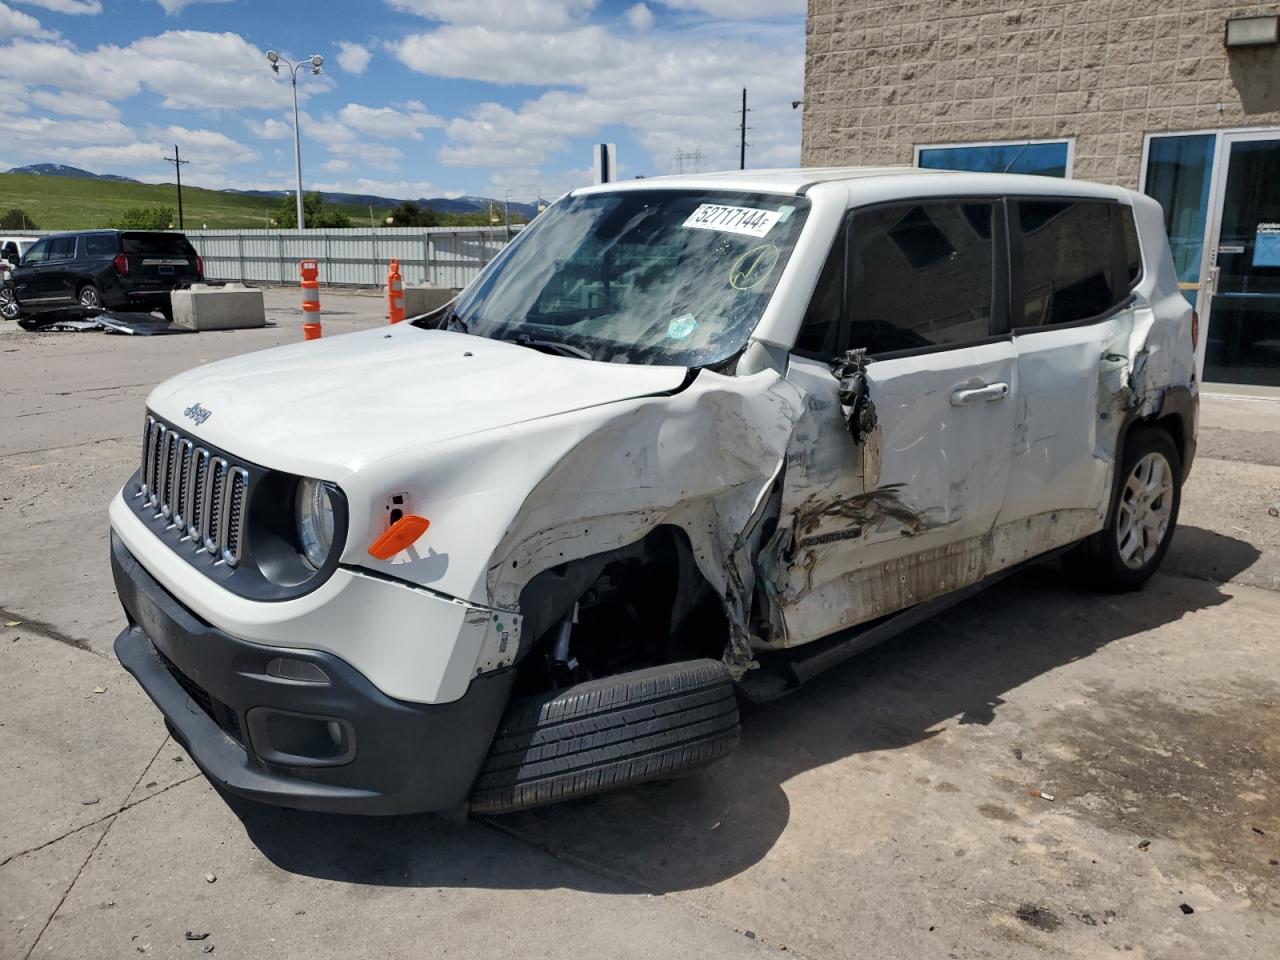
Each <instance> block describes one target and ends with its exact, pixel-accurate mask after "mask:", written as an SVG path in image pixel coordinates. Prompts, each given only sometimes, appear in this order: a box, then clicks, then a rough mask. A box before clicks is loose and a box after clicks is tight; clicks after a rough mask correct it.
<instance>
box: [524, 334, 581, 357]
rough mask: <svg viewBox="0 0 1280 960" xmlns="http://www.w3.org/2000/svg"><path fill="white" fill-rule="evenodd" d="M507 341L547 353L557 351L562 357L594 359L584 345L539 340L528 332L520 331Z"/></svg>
mask: <svg viewBox="0 0 1280 960" xmlns="http://www.w3.org/2000/svg"><path fill="white" fill-rule="evenodd" d="M507 343H514V344H518V345H519V346H522V347H528V348H529V349H531V350H542V351H544V352H547V353H556V354H559V355H560V356H562V357H577V358H578V359H579V360H594V359H595V357H594V356H593V355H592V353H591V351H590V350H585V349H583V348H582V347H575V346H573V345H572V344H568V343H562V342H561V341H559V340H538V339H535V338H534V337H531V336H529V335H528V334H527V333H518V334H516V335H515V336H514V337H512V338H511V339H510V340H508V341H507Z"/></svg>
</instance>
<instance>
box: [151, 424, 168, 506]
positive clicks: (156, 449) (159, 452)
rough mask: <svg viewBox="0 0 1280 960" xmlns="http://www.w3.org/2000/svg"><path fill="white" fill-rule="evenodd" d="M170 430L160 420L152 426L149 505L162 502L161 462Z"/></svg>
mask: <svg viewBox="0 0 1280 960" xmlns="http://www.w3.org/2000/svg"><path fill="white" fill-rule="evenodd" d="M168 432H169V430H168V428H167V427H165V425H164V424H163V423H160V422H158V421H157V422H156V423H155V424H154V425H153V426H152V427H151V442H150V445H149V447H148V448H147V477H148V483H147V505H148V506H151V507H154V506H155V505H156V504H157V503H159V502H160V495H159V489H158V488H159V486H160V463H161V461H162V460H163V458H164V438H165V435H166V434H167V433H168Z"/></svg>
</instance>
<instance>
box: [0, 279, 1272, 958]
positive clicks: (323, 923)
mask: <svg viewBox="0 0 1280 960" xmlns="http://www.w3.org/2000/svg"><path fill="white" fill-rule="evenodd" d="M322 298H323V300H322V302H327V303H329V304H331V305H332V311H333V312H332V315H331V316H330V318H329V321H328V322H329V323H330V324H331V326H330V328H329V329H331V330H333V331H334V332H336V331H337V330H341V329H355V328H358V327H361V326H367V325H370V324H375V323H378V322H381V321H380V319H379V311H380V309H381V306H382V304H381V301H379V300H378V299H376V298H373V297H368V296H358V295H334V294H332V293H330V292H328V291H326V292H325V293H324V294H322ZM295 304H296V292H295V291H271V292H269V293H268V306H269V310H270V316H271V318H272V319H273V320H274V321H275V322H276V324H277V325H276V326H274V327H268V328H266V329H264V330H256V331H237V332H231V333H222V334H199V335H192V336H187V337H182V336H175V337H166V338H152V339H129V338H117V337H106V336H102V335H94V334H48V335H32V334H23V333H14V332H12V325H8V327H7V328H6V326H3V325H0V608H3V612H2V613H0V617H2V618H3V619H0V763H3V764H4V765H5V769H6V771H7V774H8V775H7V776H5V777H3V778H0V811H3V814H0V958H3V960H8V958H25V957H28V956H30V957H56V958H63V957H77V958H78V957H91V958H96V957H124V956H140V955H151V956H160V957H183V956H197V955H199V956H203V955H204V949H205V948H206V947H213V955H214V956H215V957H221V956H226V957H246V958H248V957H253V958H258V957H263V958H270V957H297V956H303V955H305V956H307V957H342V958H350V957H379V958H381V957H402V956H403V957H410V956H412V957H444V956H450V955H453V956H458V955H462V956H483V957H508V956H509V957H530V956H555V957H557V958H574V957H579V956H581V957H588V956H590V957H596V956H610V957H615V956H617V957H631V956H635V957H646V958H651V957H653V956H662V957H685V956H688V957H720V956H726V957H728V956H734V957H736V956H746V957H750V956H757V955H759V956H766V955H769V956H776V955H777V954H778V953H780V952H782V951H784V950H785V951H786V952H788V953H796V954H799V955H801V956H808V957H823V958H826V957H876V958H897V957H902V958H907V957H910V958H919V957H922V956H927V957H939V958H941V957H954V958H970V957H1002V958H1003V957H1014V958H1018V957H1042V956H1047V955H1063V956H1070V957H1093V956H1098V955H1101V954H1104V953H1106V954H1110V953H1113V952H1119V953H1122V954H1124V955H1126V956H1134V957H1170V958H1172V957H1178V958H1187V957H1190V958H1194V957H1206V958H1209V957H1211V958H1213V960H1220V958H1221V957H1223V956H1229V957H1232V958H1251V957H1260V958H1261V957H1273V956H1275V955H1277V953H1280V924H1278V921H1280V784H1278V783H1277V779H1280V659H1278V658H1277V650H1278V643H1280V642H1278V641H1277V638H1276V630H1275V624H1276V623H1277V622H1278V621H1280V518H1275V517H1271V516H1270V515H1269V513H1268V507H1269V506H1271V505H1276V504H1280V403H1277V402H1275V401H1274V400H1247V399H1210V400H1206V402H1205V404H1204V407H1203V416H1202V430H1201V454H1200V460H1199V462H1198V463H1197V465H1196V468H1195V471H1194V473H1193V474H1192V480H1191V482H1190V483H1189V485H1188V486H1187V488H1186V491H1185V497H1184V502H1183V518H1182V519H1183V526H1182V528H1181V529H1180V530H1179V532H1178V534H1177V537H1176V539H1175V541H1174V544H1173V548H1172V551H1171V553H1170V555H1169V559H1168V562H1167V564H1166V567H1165V569H1164V571H1163V572H1162V573H1161V574H1160V575H1159V576H1157V577H1156V578H1155V579H1154V580H1153V581H1152V583H1151V584H1150V585H1149V586H1148V587H1147V588H1146V589H1145V590H1143V591H1142V592H1140V593H1137V594H1132V595H1126V596H1121V597H1116V596H1097V595H1092V594H1087V593H1080V592H1078V591H1076V590H1074V589H1073V588H1071V587H1070V586H1068V585H1067V584H1065V583H1064V582H1063V579H1062V577H1061V575H1060V572H1059V569H1058V567H1057V566H1056V565H1053V564H1046V565H1043V566H1039V567H1035V568H1032V569H1030V570H1027V571H1025V572H1023V573H1021V574H1019V575H1017V576H1016V577H1014V578H1011V579H1010V580H1008V581H1005V582H1004V583H1002V584H1000V585H999V586H997V587H995V588H993V589H992V590H990V591H987V592H986V593H985V594H982V595H981V596H979V597H978V598H976V599H974V600H971V601H969V602H967V603H965V604H963V605H961V606H959V607H957V608H954V609H953V610H952V611H950V612H949V613H947V614H945V615H944V616H943V617H941V618H939V619H937V620H935V621H933V622H931V623H929V624H925V625H923V626H922V627H920V628H918V629H916V630H914V631H912V632H911V633H909V634H907V635H906V636H904V637H902V638H900V639H899V640H898V641H896V642H895V643H893V644H891V645H889V646H887V647H885V648H882V649H880V650H878V651H873V652H872V653H870V654H868V655H865V656H862V657H859V658H857V659H856V660H855V661H853V662H851V663H850V664H848V665H846V666H845V667H843V668H841V669H839V670H837V671H835V672H834V673H831V674H828V675H826V676H824V677H822V678H820V679H819V680H818V681H816V682H815V683H814V684H812V685H811V686H810V687H808V688H806V689H805V690H803V691H801V692H800V693H799V694H797V695H795V696H793V697H792V698H790V699H788V700H785V701H782V702H780V703H777V704H773V705H771V706H768V707H765V708H760V709H757V710H754V711H752V712H750V714H748V715H747V716H746V717H745V720H744V733H743V742H742V746H741V748H740V749H739V750H738V751H737V753H735V754H734V755H733V757H731V758H730V759H729V760H728V761H726V762H725V763H722V764H721V765H719V766H717V767H715V768H713V769H711V770H709V771H707V772H705V773H704V774H701V775H699V776H696V777H693V778H690V779H687V780H683V781H678V782H674V783H668V784H651V785H646V786H643V787H640V788H636V789H632V790H627V791H622V792H619V793H615V794H609V795H606V796H602V797H598V798H593V799H590V800H586V801H580V802H576V803H571V804H565V805H561V806H558V807H549V808H546V809H543V810H539V811H533V812H530V813H526V814H521V815H517V816H513V817H505V818H495V819H492V820H483V821H477V820H472V821H470V822H468V823H466V824H452V823H447V822H445V821H442V820H439V819H437V818H434V817H405V818H393V819H387V820H369V819H358V818H340V817H330V816H322V815H314V814H305V813H299V812H295V811H284V810H279V809H274V808H266V807H258V806H255V805H252V804H246V803H242V802H239V801H235V800H229V799H226V798H223V797H222V796H220V795H219V794H218V793H217V792H216V791H215V790H213V789H212V788H211V787H210V786H209V784H208V782H207V781H206V780H205V779H204V778H203V777H202V776H200V775H199V774H198V772H197V771H196V770H195V769H194V766H193V765H192V764H191V762H190V760H189V759H188V758H186V756H185V754H184V753H183V751H182V750H181V749H180V748H179V747H177V746H176V745H175V744H174V743H173V741H172V740H170V739H169V738H168V737H167V735H166V732H165V729H164V725H163V723H162V721H161V720H160V717H159V714H158V713H157V712H156V711H155V709H154V708H153V707H152V705H151V703H150V701H149V700H148V699H147V698H146V696H145V695H144V694H142V692H141V691H140V690H139V689H138V688H137V687H136V685H135V684H134V683H133V681H132V680H131V679H130V678H129V677H128V676H127V675H126V674H125V673H124V672H123V671H122V670H121V669H120V668H119V666H118V665H117V664H116V663H115V662H114V659H113V658H112V657H111V656H110V653H109V649H110V642H111V640H112V639H113V638H114V636H115V633H116V632H117V631H118V630H119V628H120V626H121V617H120V614H119V611H118V605H117V603H116V601H115V598H114V594H113V590H112V587H111V583H110V573H109V569H108V566H107V562H106V530H107V528H106V519H105V509H106V504H107V502H108V501H109V499H110V497H111V496H112V495H113V494H114V492H115V490H116V489H117V488H118V486H119V484H120V483H121V482H122V481H123V479H124V478H125V477H126V476H127V475H128V474H129V473H130V472H131V470H132V469H133V464H134V461H135V460H136V458H137V455H138V439H137V434H138V433H139V430H140V423H141V416H142V404H143V400H144V398H145V395H146V393H147V392H148V390H149V389H150V387H151V386H152V385H154V383H156V382H158V381H159V380H161V379H163V378H164V377H166V376H168V375H170V374H171V373H174V372H177V371H178V370H181V369H184V368H186V367H189V366H193V365H195V364H197V363H199V362H201V361H206V360H213V359H217V358H219V357H222V356H228V355H232V354H234V353H239V352H243V351H246V350H251V349H258V348H261V347H265V346H270V345H272V344H274V343H278V342H291V341H292V340H294V339H297V338H298V337H299V336H300V319H299V317H298V311H297V310H296V306H295ZM12 621H21V623H19V624H18V625H17V626H14V627H5V626H3V624H4V623H9V622H12ZM1032 791H1043V792H1045V793H1049V794H1051V795H1053V796H1054V798H1055V799H1054V800H1053V801H1052V802H1050V801H1047V800H1044V799H1041V798H1039V797H1033V796H1031V795H1030V794H1031V792H1032ZM208 877H212V878H213V880H212V882H210V881H209V879H208ZM1181 904H1187V905H1188V906H1189V907H1190V908H1191V909H1192V910H1193V911H1194V912H1193V913H1189V914H1188V913H1184V912H1183V910H1182V909H1181ZM188 931H189V932H190V933H191V934H193V935H195V936H200V935H202V934H208V937H207V938H205V939H199V940H188V939H186V934H187V933H188Z"/></svg>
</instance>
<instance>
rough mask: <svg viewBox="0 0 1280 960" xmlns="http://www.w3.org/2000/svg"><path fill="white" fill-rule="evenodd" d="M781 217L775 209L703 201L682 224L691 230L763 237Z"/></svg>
mask: <svg viewBox="0 0 1280 960" xmlns="http://www.w3.org/2000/svg"><path fill="white" fill-rule="evenodd" d="M781 218H782V214H781V212H779V211H777V210H757V209H756V208H754V207H726V206H722V205H720V204H718V203H704V204H702V205H701V206H700V207H698V209H697V210H695V211H693V213H691V214H689V219H688V220H686V221H685V222H684V226H686V227H688V228H689V229H691V230H719V231H721V232H722V233H738V234H742V235H743V236H744V237H763V236H764V235H765V234H767V233H768V232H769V231H770V230H772V229H773V225H774V224H775V223H777V222H778V221H779V220H780V219H781Z"/></svg>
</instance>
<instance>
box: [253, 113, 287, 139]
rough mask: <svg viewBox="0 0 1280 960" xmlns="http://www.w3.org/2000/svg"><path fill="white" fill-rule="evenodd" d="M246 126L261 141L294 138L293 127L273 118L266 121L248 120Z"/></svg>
mask: <svg viewBox="0 0 1280 960" xmlns="http://www.w3.org/2000/svg"><path fill="white" fill-rule="evenodd" d="M244 125H245V126H246V127H248V128H249V132H250V133H252V134H253V135H254V136H255V137H257V138H258V139H259V140H290V139H292V138H293V127H291V126H290V125H289V124H287V123H284V122H282V121H280V120H276V119H274V118H273V117H267V118H266V119H265V120H246V121H245V123H244Z"/></svg>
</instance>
